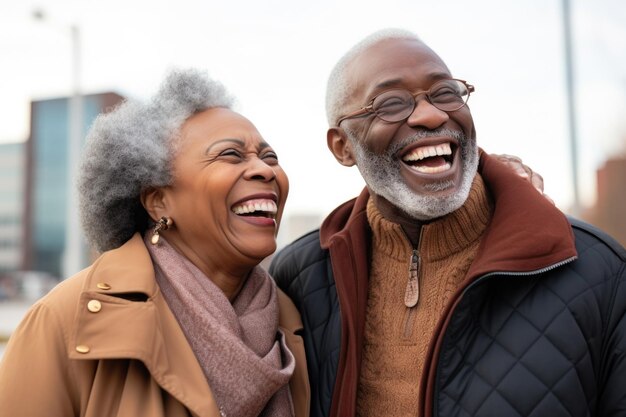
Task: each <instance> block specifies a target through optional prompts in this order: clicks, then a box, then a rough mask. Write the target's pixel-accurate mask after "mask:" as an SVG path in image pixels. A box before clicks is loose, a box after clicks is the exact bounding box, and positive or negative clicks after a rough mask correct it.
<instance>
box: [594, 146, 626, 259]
mask: <svg viewBox="0 0 626 417" xmlns="http://www.w3.org/2000/svg"><path fill="white" fill-rule="evenodd" d="M596 189H597V199H596V204H595V206H594V207H592V208H591V209H589V210H588V212H587V213H586V214H585V216H584V217H585V220H587V221H589V222H590V223H592V224H595V225H596V226H598V227H599V228H601V229H602V230H604V231H605V232H607V233H608V234H610V235H611V236H613V237H614V238H615V239H616V240H617V241H618V242H620V243H621V244H622V246H625V247H626V156H624V157H616V158H612V159H609V160H607V161H606V162H605V164H604V165H603V166H602V167H601V168H600V169H598V171H597V185H596Z"/></svg>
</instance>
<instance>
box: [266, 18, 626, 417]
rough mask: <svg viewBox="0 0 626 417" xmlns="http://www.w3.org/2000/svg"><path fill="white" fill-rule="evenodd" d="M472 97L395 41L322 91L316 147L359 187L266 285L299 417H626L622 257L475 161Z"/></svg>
mask: <svg viewBox="0 0 626 417" xmlns="http://www.w3.org/2000/svg"><path fill="white" fill-rule="evenodd" d="M473 92H474V87H473V86H472V85H471V84H469V83H467V82H466V81H463V80H458V79H455V78H453V77H452V75H451V73H450V71H449V69H448V67H447V66H446V64H445V63H444V62H443V61H442V60H441V58H440V57H439V56H438V55H437V54H435V53H434V52H433V51H432V50H431V49H430V48H429V47H428V46H427V45H425V44H424V43H423V42H422V41H420V40H419V39H418V38H417V37H415V36H414V35H413V34H411V33H408V32H403V31H393V30H392V31H383V32H378V33H375V34H373V35H371V36H370V37H368V38H366V39H365V40H363V41H362V42H361V43H359V44H358V45H356V46H355V47H354V48H353V49H352V50H350V51H349V52H348V53H347V54H346V55H345V56H344V57H343V58H342V59H341V60H340V61H339V63H338V64H337V65H336V67H335V69H334V70H333V72H332V74H331V76H330V79H329V83H328V91H327V114H328V120H329V123H330V128H329V130H328V135H327V140H328V147H329V149H330V150H331V152H332V153H333V155H334V156H335V158H336V159H337V161H339V163H341V164H342V165H345V166H353V165H356V166H357V167H358V169H359V171H360V172H361V174H362V176H363V178H364V179H365V182H366V184H367V187H366V188H365V189H364V190H363V192H362V193H361V195H360V196H358V197H357V198H356V199H354V200H351V201H349V202H347V203H344V204H343V205H341V206H339V207H338V208H337V209H335V210H334V211H333V212H332V213H331V214H330V215H329V216H328V218H327V219H326V220H325V221H324V223H323V224H322V226H321V228H320V230H319V231H315V232H312V233H309V234H307V235H305V236H303V237H302V238H300V239H299V240H297V241H296V242H294V243H293V244H291V245H289V246H288V247H286V248H285V249H283V250H282V251H281V252H280V253H279V254H278V255H277V256H276V257H275V259H274V261H273V264H272V267H271V270H270V272H271V273H272V274H273V275H274V277H275V279H276V281H277V282H278V284H279V286H280V287H282V288H283V290H285V291H286V292H287V293H288V294H289V295H290V296H291V298H292V299H293V300H294V302H295V304H296V306H297V307H298V308H299V310H300V311H301V313H302V319H303V322H304V326H305V329H304V334H303V336H304V341H305V347H306V350H307V358H308V366H309V374H310V378H311V383H312V397H311V398H312V404H311V412H312V416H332V417H349V416H361V417H366V416H382V415H385V416H431V415H436V416H552V417H553V416H609V415H611V416H616V415H621V416H623V415H626V389H625V388H624V384H625V382H626V263H625V260H626V251H624V249H623V248H622V247H620V246H619V245H618V244H617V243H615V242H614V241H613V240H612V239H611V238H610V237H608V236H607V235H605V234H604V233H602V232H600V231H598V230H596V229H594V228H593V227H591V226H589V225H586V224H583V223H581V222H579V221H576V220H573V219H568V218H566V217H565V216H564V215H563V214H562V213H561V212H560V211H558V210H557V209H556V208H555V207H554V206H553V205H552V204H551V203H550V202H549V201H547V200H546V199H545V198H543V197H541V195H540V194H539V193H537V192H536V191H535V190H534V189H533V187H532V186H531V185H530V184H529V182H528V181H525V180H524V179H521V178H520V177H518V176H516V175H515V174H513V173H512V171H511V170H508V169H507V168H505V167H504V165H502V164H501V163H500V162H498V161H497V160H495V159H494V158H493V157H490V156H489V155H487V154H486V153H484V152H482V151H481V150H479V149H478V147H477V144H476V131H475V128H474V123H473V120H472V116H471V114H470V110H469V108H468V106H467V100H468V98H469V96H470V95H471V94H472V93H473ZM523 123H529V121H524V122H523Z"/></svg>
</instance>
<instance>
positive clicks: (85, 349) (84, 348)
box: [76, 345, 89, 353]
mask: <svg viewBox="0 0 626 417" xmlns="http://www.w3.org/2000/svg"><path fill="white" fill-rule="evenodd" d="M76 352H78V353H89V346H85V345H78V346H76Z"/></svg>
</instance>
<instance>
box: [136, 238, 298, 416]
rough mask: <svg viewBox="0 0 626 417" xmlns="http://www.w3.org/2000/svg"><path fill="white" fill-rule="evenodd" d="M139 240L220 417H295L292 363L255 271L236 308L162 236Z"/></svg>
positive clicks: (269, 293) (267, 283) (261, 276)
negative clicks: (290, 381)
mask: <svg viewBox="0 0 626 417" xmlns="http://www.w3.org/2000/svg"><path fill="white" fill-rule="evenodd" d="M146 236H147V237H146V238H145V239H144V241H145V243H146V247H147V248H148V251H149V252H150V255H151V257H152V262H153V264H154V270H155V275H156V280H157V283H158V284H159V287H160V289H161V292H162V293H163V296H164V297H165V300H166V301H167V304H168V306H169V307H170V309H171V310H172V312H173V313H174V316H176V319H177V320H178V323H179V324H180V326H181V328H182V330H183V332H184V333H185V336H186V337H187V341H188V342H189V344H190V345H191V348H192V350H193V352H194V353H195V355H196V358H197V359H198V362H199V363H200V366H201V367H202V370H203V371H204V375H205V376H206V378H207V381H208V383H209V386H210V387H211V391H212V392H213V395H214V396H215V399H216V401H217V404H218V405H219V407H220V412H221V414H222V416H225V417H231V416H232V417H235V416H242V417H256V416H263V417H265V416H272V417H274V416H276V417H283V416H285V417H293V415H294V411H293V404H292V401H291V395H290V392H289V386H288V383H289V379H290V377H291V375H292V374H293V371H294V369H295V359H294V356H293V354H292V353H291V352H290V351H289V349H288V348H287V346H286V344H285V337H284V334H283V333H282V332H281V331H280V330H279V329H278V294H277V290H276V285H275V284H274V281H272V279H271V278H270V277H269V275H268V274H267V273H266V272H265V271H264V270H263V269H262V268H260V267H258V266H257V267H255V268H254V269H253V270H252V272H251V273H250V276H249V277H248V279H247V280H246V282H245V284H244V286H243V288H242V289H241V291H240V293H239V295H238V296H237V298H236V299H235V301H234V302H233V303H232V304H231V303H230V301H229V300H228V298H227V297H226V295H225V294H224V293H223V292H222V291H221V290H220V289H219V288H218V287H217V286H216V285H215V284H214V283H213V282H212V281H211V279H210V278H209V277H207V276H206V275H204V274H203V273H202V272H201V271H200V270H199V269H198V268H197V267H196V266H195V265H193V264H192V263H191V262H190V261H189V260H188V259H187V258H185V257H184V256H182V255H181V254H179V253H178V252H177V251H176V250H175V249H174V248H173V247H172V246H171V245H170V244H169V243H167V241H166V240H165V239H164V238H163V237H162V236H161V239H160V240H159V244H158V245H151V244H150V239H149V236H148V235H146Z"/></svg>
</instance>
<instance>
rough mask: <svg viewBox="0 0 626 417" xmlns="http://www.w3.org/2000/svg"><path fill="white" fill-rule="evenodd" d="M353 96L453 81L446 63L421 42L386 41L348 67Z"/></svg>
mask: <svg viewBox="0 0 626 417" xmlns="http://www.w3.org/2000/svg"><path fill="white" fill-rule="evenodd" d="M346 75H347V77H346V78H347V79H348V80H349V83H350V88H349V89H350V91H351V94H350V95H351V96H362V95H363V94H365V95H368V94H370V93H371V92H372V90H375V89H377V88H385V87H387V86H390V85H393V84H394V83H395V84H398V85H402V84H403V83H420V82H424V83H430V82H432V80H434V79H437V78H442V76H446V77H450V71H449V70H448V67H447V66H446V65H445V63H444V62H443V60H442V59H441V58H440V57H439V56H438V55H437V54H436V53H435V52H434V51H433V50H432V49H430V48H429V47H428V46H427V45H426V44H425V43H423V42H422V41H420V40H418V39H385V40H381V41H379V42H377V43H375V44H372V45H370V46H368V47H367V48H365V49H364V50H363V51H361V52H360V53H359V54H357V55H356V56H355V57H354V59H352V61H351V62H350V64H349V65H348V67H347V74H346Z"/></svg>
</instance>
